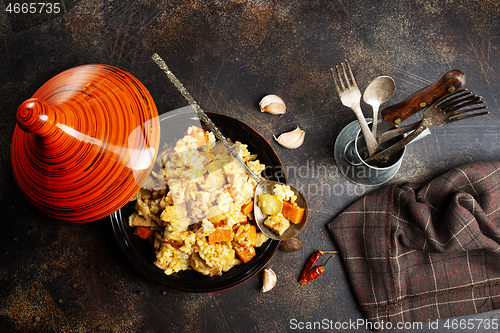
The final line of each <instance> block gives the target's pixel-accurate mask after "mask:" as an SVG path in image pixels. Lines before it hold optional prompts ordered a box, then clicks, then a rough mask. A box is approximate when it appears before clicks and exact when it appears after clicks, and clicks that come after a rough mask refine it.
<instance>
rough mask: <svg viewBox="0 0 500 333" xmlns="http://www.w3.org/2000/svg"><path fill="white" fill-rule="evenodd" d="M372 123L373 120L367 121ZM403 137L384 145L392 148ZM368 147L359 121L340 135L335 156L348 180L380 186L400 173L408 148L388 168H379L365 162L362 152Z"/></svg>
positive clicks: (395, 156) (335, 147) (345, 128)
mask: <svg viewBox="0 0 500 333" xmlns="http://www.w3.org/2000/svg"><path fill="white" fill-rule="evenodd" d="M366 121H367V123H368V124H370V123H371V119H370V118H367V119H366ZM400 139H401V137H398V138H394V139H392V140H389V141H388V142H386V143H385V144H384V147H382V148H385V146H387V147H388V146H390V145H392V144H393V143H394V142H397V141H398V140H400ZM364 146H366V145H365V140H364V139H363V136H362V134H361V128H360V126H359V122H358V121H357V120H354V121H352V122H351V123H349V124H348V125H347V126H346V127H344V128H343V129H342V131H341V132H340V133H339V135H338V137H337V140H336V141H335V146H334V156H335V161H336V162H337V166H338V168H339V170H340V172H341V173H342V175H344V177H346V178H347V179H348V180H350V181H352V182H353V183H356V184H359V185H371V186H375V185H380V184H383V183H385V182H387V181H388V180H389V179H391V178H392V176H394V175H395V174H396V172H398V170H399V167H400V166H401V162H402V161H403V156H404V154H405V151H406V147H405V148H403V149H402V150H401V151H399V152H398V153H397V154H395V155H394V156H393V157H392V159H391V160H390V161H389V163H388V164H387V166H385V167H382V168H379V167H375V166H373V165H369V164H367V163H365V162H364V161H363V159H362V158H361V156H360V153H359V152H360V151H361V150H362V148H363V147H364Z"/></svg>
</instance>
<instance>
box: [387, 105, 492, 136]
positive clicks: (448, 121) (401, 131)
mask: <svg viewBox="0 0 500 333" xmlns="http://www.w3.org/2000/svg"><path fill="white" fill-rule="evenodd" d="M484 108H485V106H482V107H477V108H473V109H466V110H461V111H455V112H454V113H453V114H452V115H451V116H450V117H449V118H446V119H445V120H444V121H443V122H442V123H440V124H437V125H434V126H435V127H441V126H444V125H448V124H452V123H454V122H456V121H459V120H463V119H468V118H473V117H477V116H484V115H485V114H488V113H489V112H488V111H484V112H477V113H471V114H466V115H463V116H458V117H455V116H457V115H459V114H463V113H465V112H470V111H475V110H479V109H484ZM452 117H453V118H452ZM419 125H420V122H418V121H417V122H415V123H413V124H409V125H406V126H402V127H398V128H394V129H391V130H389V131H387V132H384V133H382V134H380V135H379V136H378V137H377V142H378V143H379V144H382V143H384V142H387V141H389V140H391V139H394V138H396V137H398V136H400V135H403V134H406V133H408V132H411V131H413V130H414V129H416V128H417V127H418V126H419Z"/></svg>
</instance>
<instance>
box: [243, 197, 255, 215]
mask: <svg viewBox="0 0 500 333" xmlns="http://www.w3.org/2000/svg"><path fill="white" fill-rule="evenodd" d="M251 211H253V200H250V202H247V203H246V204H244V205H243V206H242V207H241V213H242V214H243V215H245V216H247V215H248V214H250V212H251Z"/></svg>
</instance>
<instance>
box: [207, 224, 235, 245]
mask: <svg viewBox="0 0 500 333" xmlns="http://www.w3.org/2000/svg"><path fill="white" fill-rule="evenodd" d="M233 237H234V234H233V230H232V229H229V228H217V229H215V230H214V231H213V232H212V233H211V234H210V235H208V241H209V242H210V243H218V242H230V241H232V240H233Z"/></svg>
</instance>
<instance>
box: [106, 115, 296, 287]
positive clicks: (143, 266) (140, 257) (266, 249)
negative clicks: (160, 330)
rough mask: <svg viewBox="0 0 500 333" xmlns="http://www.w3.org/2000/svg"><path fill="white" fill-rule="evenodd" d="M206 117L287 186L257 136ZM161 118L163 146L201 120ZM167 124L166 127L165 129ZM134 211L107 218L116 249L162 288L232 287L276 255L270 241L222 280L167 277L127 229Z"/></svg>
mask: <svg viewBox="0 0 500 333" xmlns="http://www.w3.org/2000/svg"><path fill="white" fill-rule="evenodd" d="M186 110H187V109H186ZM208 116H209V117H210V119H212V121H213V122H214V123H215V124H216V125H217V126H218V127H219V128H220V129H221V131H222V133H224V135H225V136H226V137H228V138H230V139H231V140H232V141H240V142H243V143H245V144H247V145H248V149H249V151H250V152H251V153H257V154H259V157H258V159H259V161H260V162H261V163H263V164H265V165H266V166H267V169H266V173H265V174H266V176H269V178H270V179H271V180H276V181H280V182H284V183H285V182H287V180H286V177H285V176H284V172H283V170H284V168H283V165H282V164H281V161H280V159H279V157H278V156H277V155H276V153H275V151H274V150H273V148H272V147H271V146H270V145H269V143H268V142H267V141H266V140H265V139H264V138H263V137H262V136H260V134H258V133H257V132H256V131H255V130H253V129H252V128H251V127H249V126H247V125H245V124H244V123H242V122H240V121H239V120H236V119H233V118H230V117H228V116H224V115H220V114H215V113H208ZM161 118H162V119H161V120H162V121H161V124H162V142H165V140H169V138H170V139H173V138H177V139H178V138H181V137H182V136H183V133H184V131H186V129H187V126H186V124H191V123H192V124H193V125H198V126H199V124H200V120H199V119H198V118H197V117H193V112H192V109H191V111H187V112H183V111H182V110H181V111H178V110H176V111H172V112H169V113H167V114H165V115H163V116H161ZM193 118H195V119H193ZM167 124H168V126H165V125H167ZM166 127H168V133H166V132H167V131H164V128H166ZM160 150H161V149H160ZM133 211H134V203H128V204H127V205H126V206H125V207H123V208H121V209H120V210H118V211H117V212H115V213H113V214H111V215H110V218H111V227H112V230H113V234H114V237H115V239H116V241H117V243H118V246H119V247H120V249H121V251H122V252H123V253H124V255H125V256H126V257H127V259H128V260H129V261H130V262H131V263H132V265H133V266H134V267H135V268H136V269H137V270H138V271H139V272H141V273H142V274H143V275H144V276H146V277H147V278H149V279H150V280H152V281H154V282H156V283H159V284H160V285H162V286H164V287H167V288H169V289H173V290H177V291H182V292H189V293H210V292H217V291H221V290H225V289H228V288H231V287H234V286H236V285H238V284H240V283H242V282H244V281H246V280H248V279H249V278H251V277H252V276H254V275H255V274H257V273H258V272H259V271H260V270H261V269H262V268H264V267H265V266H266V264H267V263H268V262H269V260H271V258H272V257H273V256H274V254H275V253H276V250H277V249H278V246H279V243H280V242H279V241H277V240H272V239H269V240H268V241H267V242H265V243H264V244H263V245H262V246H261V247H260V248H257V249H256V250H257V255H256V257H255V258H253V259H252V260H251V261H249V262H248V263H246V264H241V265H237V266H235V267H233V268H232V269H231V270H229V271H228V272H225V273H223V274H222V275H221V276H214V277H207V276H204V275H202V274H201V273H198V272H196V271H194V270H189V271H181V272H178V273H175V274H172V275H166V274H165V273H164V272H163V270H161V269H159V268H157V267H156V266H155V265H154V264H153V262H154V261H155V255H154V253H153V250H152V247H151V245H150V244H149V242H148V241H147V240H142V239H140V238H139V237H137V236H135V235H134V229H133V228H131V227H129V226H128V217H129V216H130V215H131V214H132V213H133Z"/></svg>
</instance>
